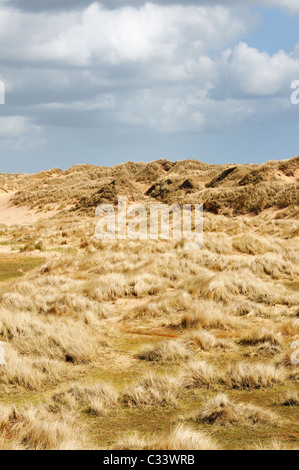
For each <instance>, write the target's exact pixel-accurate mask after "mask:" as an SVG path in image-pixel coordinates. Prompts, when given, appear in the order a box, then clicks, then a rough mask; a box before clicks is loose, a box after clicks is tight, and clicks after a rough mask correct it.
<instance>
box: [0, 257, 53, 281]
mask: <svg viewBox="0 0 299 470" xmlns="http://www.w3.org/2000/svg"><path fill="white" fill-rule="evenodd" d="M44 262H45V258H29V257H23V258H19V257H18V258H12V257H5V256H2V257H0V282H3V281H8V280H9V279H13V278H18V277H21V276H23V275H24V274H25V273H26V272H28V271H30V270H31V269H34V268H37V267H38V266H41V265H42V264H43V263H44Z"/></svg>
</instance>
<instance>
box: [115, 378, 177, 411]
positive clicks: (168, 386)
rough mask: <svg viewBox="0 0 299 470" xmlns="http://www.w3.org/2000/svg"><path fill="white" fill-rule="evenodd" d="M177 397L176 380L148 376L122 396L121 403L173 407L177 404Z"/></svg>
mask: <svg viewBox="0 0 299 470" xmlns="http://www.w3.org/2000/svg"><path fill="white" fill-rule="evenodd" d="M177 397H178V382H177V380H176V378H174V377H170V376H169V375H160V376H159V375H154V374H150V375H148V376H146V377H144V379H142V380H141V381H140V382H137V383H136V384H134V385H132V386H131V387H130V388H129V389H128V390H127V391H126V392H125V393H124V394H123V402H124V403H125V404H126V405H128V406H148V405H151V406H153V405H159V406H173V405H175V404H176V403H177Z"/></svg>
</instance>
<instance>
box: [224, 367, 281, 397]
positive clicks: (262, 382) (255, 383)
mask: <svg viewBox="0 0 299 470" xmlns="http://www.w3.org/2000/svg"><path fill="white" fill-rule="evenodd" d="M285 377H286V374H285V372H284V371H283V370H282V369H281V368H276V367H275V366H272V365H267V364H264V363H246V362H239V363H237V364H232V365H230V366H229V367H228V369H227V372H226V374H225V375H224V379H223V380H224V383H225V384H227V385H228V386H229V387H231V388H234V389H245V390H247V389H259V388H271V387H274V386H275V385H277V384H280V383H283V381H284V379H285Z"/></svg>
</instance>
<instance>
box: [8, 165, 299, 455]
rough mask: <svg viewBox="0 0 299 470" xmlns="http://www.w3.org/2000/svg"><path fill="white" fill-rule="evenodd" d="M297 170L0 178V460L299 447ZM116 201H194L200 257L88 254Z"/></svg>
mask: <svg viewBox="0 0 299 470" xmlns="http://www.w3.org/2000/svg"><path fill="white" fill-rule="evenodd" d="M298 164H299V159H298V157H297V158H295V159H292V160H286V161H282V162H269V163H267V164H265V165H225V166H219V165H207V164H205V163H201V162H198V161H196V160H188V161H182V162H177V163H173V162H168V161H167V160H159V161H157V162H153V163H149V164H148V163H126V164H123V165H117V166H115V167H113V168H108V167H95V166H91V165H77V166H75V167H72V168H70V169H69V170H67V171H61V170H58V169H54V170H52V171H49V172H43V173H39V174H36V175H4V174H1V175H0V191H2V198H3V199H2V200H3V201H4V202H5V211H18V215H19V217H16V219H14V220H13V224H12V223H10V222H11V220H10V221H9V217H10V216H9V212H5V211H4V214H5V216H4V220H3V219H1V221H2V224H1V225H0V265H1V266H0V267H1V273H2V271H3V270H4V271H5V272H4V273H2V274H3V276H1V280H2V281H1V282H0V342H1V349H0V357H1V359H2V351H3V350H4V352H5V360H4V361H2V360H1V362H3V364H0V449H7V450H11V449H22V450H27V449H40V450H53V449H55V450H56V449H57V450H62V449H119V450H135V449H137V450H141V449H144V450H159V449H162V450H210V449H211V450H212V449H232V450H235V449H244V450H245V449H273V450H280V449H281V450H288V449H298V448H299V437H298V424H299V408H298V382H299V370H298V365H296V362H295V361H294V357H295V356H296V357H297V358H298V353H297V352H296V350H295V349H294V345H296V344H297V343H296V342H297V341H298V340H299V310H298V292H299V268H298V266H299V243H298V237H299V221H298V206H299V201H298ZM120 195H121V196H124V195H125V196H127V197H128V201H129V202H145V203H146V204H147V203H149V202H159V203H160V202H161V203H169V204H172V203H175V202H179V203H187V202H190V203H191V202H204V204H205V208H206V210H205V214H204V243H203V247H202V249H201V250H197V251H186V250H185V249H184V245H183V243H180V242H178V241H176V240H168V241H167V240H101V241H100V240H98V239H97V238H96V237H95V236H94V235H95V227H96V224H97V218H96V217H95V216H94V211H95V208H96V207H97V206H98V205H99V204H101V203H110V204H113V205H116V204H117V198H118V196H120ZM4 202H3V204H4ZM0 205H1V196H0ZM3 207H4V206H3ZM22 215H23V218H22ZM25 216H26V217H27V216H30V217H32V219H26V217H25ZM3 348H4V349H3ZM294 354H295V356H294Z"/></svg>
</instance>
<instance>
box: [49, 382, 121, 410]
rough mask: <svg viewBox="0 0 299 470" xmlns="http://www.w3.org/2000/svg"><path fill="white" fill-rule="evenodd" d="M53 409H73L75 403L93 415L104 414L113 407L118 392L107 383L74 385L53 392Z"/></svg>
mask: <svg viewBox="0 0 299 470" xmlns="http://www.w3.org/2000/svg"><path fill="white" fill-rule="evenodd" d="M52 399H53V402H54V404H53V408H54V409H57V407H58V409H61V408H67V409H73V407H74V405H75V404H76V403H77V404H79V406H80V407H81V408H83V409H84V410H85V411H86V412H88V413H90V414H92V415H95V416H105V415H106V414H107V413H108V412H109V411H110V410H111V409H113V408H115V406H116V405H117V401H118V393H117V392H116V390H115V389H114V388H113V387H111V386H110V385H107V384H95V385H93V386H90V387H84V386H79V385H74V386H73V387H71V388H70V389H68V390H66V391H64V392H60V393H57V394H55V395H54V396H53V397H52Z"/></svg>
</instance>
